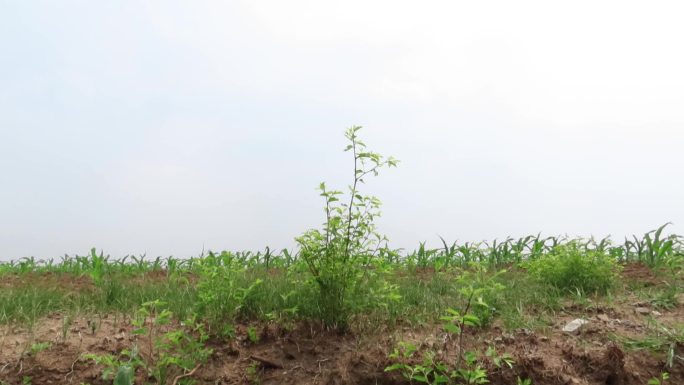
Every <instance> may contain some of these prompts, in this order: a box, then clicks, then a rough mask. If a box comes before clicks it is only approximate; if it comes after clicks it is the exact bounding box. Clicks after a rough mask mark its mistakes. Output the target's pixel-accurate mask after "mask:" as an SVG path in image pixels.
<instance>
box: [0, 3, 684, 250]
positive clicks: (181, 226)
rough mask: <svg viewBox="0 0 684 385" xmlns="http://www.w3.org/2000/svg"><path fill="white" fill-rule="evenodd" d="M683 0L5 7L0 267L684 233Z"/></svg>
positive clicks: (0, 30) (0, 73)
mask: <svg viewBox="0 0 684 385" xmlns="http://www.w3.org/2000/svg"><path fill="white" fill-rule="evenodd" d="M683 13H684V4H682V3H681V2H679V1H650V2H644V1H596V0H592V1H574V2H551V1H527V0H521V1H515V2H512V1H476V2H474V1H430V0H426V1H420V2H415V1H396V0H395V1H385V0H378V1H356V0H350V1H345V2H339V1H325V0H316V1H303V0H291V1H286V2H285V1H276V0H273V1H271V0H269V1H260V0H250V1H240V0H235V1H201V0H200V1H192V2H188V1H171V0H164V1H126V0H121V1H116V2H113V1H112V2H103V1H99V2H94V1H85V0H83V1H69V0H65V1H59V2H56V1H39V0H35V1H9V0H0V178H1V179H0V259H3V260H8V259H17V258H22V257H28V256H34V257H37V258H52V257H58V256H61V255H64V254H70V255H73V254H81V255H82V254H86V253H87V252H88V250H89V249H90V248H91V247H96V248H98V249H100V250H104V252H105V253H107V254H110V255H112V256H115V257H120V256H124V255H128V254H134V255H140V254H146V255H148V256H170V255H173V256H176V257H187V256H193V255H198V254H199V253H200V252H201V251H202V250H215V251H220V250H224V249H225V250H258V249H263V248H264V247H266V246H269V247H270V248H271V249H279V248H283V247H288V248H289V247H293V246H294V241H293V239H294V237H296V236H298V235H300V234H302V233H303V232H304V231H305V230H307V229H309V228H313V227H318V226H320V225H321V223H322V222H323V220H324V216H323V211H322V206H323V202H322V200H321V198H320V197H319V196H318V192H317V191H316V188H317V186H318V184H319V183H320V182H322V181H326V182H327V183H328V185H329V186H331V187H337V188H340V189H343V188H345V187H346V186H347V185H348V184H349V183H350V177H352V173H353V169H352V163H351V161H352V160H351V159H350V157H349V153H345V152H343V151H342V150H343V148H344V147H345V146H346V141H345V138H344V135H343V133H344V130H345V129H346V128H347V127H349V126H352V125H361V126H363V127H364V128H363V129H362V130H361V131H360V135H361V137H362V139H363V140H364V141H365V142H366V144H367V145H368V146H369V148H370V149H372V150H374V151H377V152H379V153H381V154H384V155H392V156H394V157H396V158H398V159H399V160H401V163H400V165H399V167H398V168H394V169H391V170H387V171H386V172H383V173H381V175H379V176H378V177H377V178H374V179H370V180H367V183H366V185H364V186H363V190H362V191H363V192H365V193H367V194H373V195H376V196H378V197H379V198H380V200H381V201H382V202H383V216H382V217H381V218H380V219H379V220H378V226H379V230H380V231H381V232H382V233H384V234H386V235H387V236H388V238H389V239H390V241H391V242H390V246H393V247H397V248H405V249H408V250H411V249H414V248H416V247H417V246H418V243H419V242H421V241H426V242H427V243H428V245H434V246H437V245H439V242H440V241H439V236H442V237H444V238H445V239H446V240H448V241H450V242H451V241H455V240H459V241H477V240H485V239H486V240H492V239H495V238H498V239H502V238H505V237H507V236H509V235H510V236H514V237H517V236H522V235H526V234H536V233H538V232H541V233H542V234H546V235H557V234H567V235H570V236H575V235H578V236H590V235H595V236H597V237H602V236H605V235H612V236H613V237H614V238H616V240H620V239H621V238H622V237H624V236H625V235H630V234H643V233H644V232H646V231H648V230H651V229H654V228H656V227H658V226H659V225H661V224H664V223H666V222H673V225H672V226H671V227H670V230H671V231H673V232H679V233H684V227H683V226H684V201H683V200H682V199H683V198H684V167H683V166H684V151H683V149H684V108H683V107H684V71H683V70H682V69H683V68H684V50H683V49H682V36H684V23H681V17H682V14H683Z"/></svg>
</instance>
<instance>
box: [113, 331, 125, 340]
mask: <svg viewBox="0 0 684 385" xmlns="http://www.w3.org/2000/svg"><path fill="white" fill-rule="evenodd" d="M114 338H116V339H117V340H119V341H121V340H123V339H124V338H126V335H125V334H124V333H123V332H121V333H119V334H115V335H114Z"/></svg>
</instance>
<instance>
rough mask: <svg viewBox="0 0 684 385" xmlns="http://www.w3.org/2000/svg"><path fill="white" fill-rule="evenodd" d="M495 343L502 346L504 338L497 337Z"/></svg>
mask: <svg viewBox="0 0 684 385" xmlns="http://www.w3.org/2000/svg"><path fill="white" fill-rule="evenodd" d="M494 343H497V344H502V343H503V338H501V337H496V338H494Z"/></svg>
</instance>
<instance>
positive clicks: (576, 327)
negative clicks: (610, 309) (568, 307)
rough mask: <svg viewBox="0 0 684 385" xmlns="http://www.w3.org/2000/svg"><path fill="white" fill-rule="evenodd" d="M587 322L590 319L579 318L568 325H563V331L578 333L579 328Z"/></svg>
mask: <svg viewBox="0 0 684 385" xmlns="http://www.w3.org/2000/svg"><path fill="white" fill-rule="evenodd" d="M587 323H589V321H587V320H584V319H581V318H577V319H574V320H572V321H570V322H568V323H567V325H565V326H564V327H563V331H564V332H566V333H577V332H578V331H579V329H580V328H581V327H582V326H583V325H586V324H587Z"/></svg>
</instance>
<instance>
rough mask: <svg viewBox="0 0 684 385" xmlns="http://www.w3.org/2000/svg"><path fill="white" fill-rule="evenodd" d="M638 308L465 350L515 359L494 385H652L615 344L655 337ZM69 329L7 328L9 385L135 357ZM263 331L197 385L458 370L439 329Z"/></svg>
mask: <svg viewBox="0 0 684 385" xmlns="http://www.w3.org/2000/svg"><path fill="white" fill-rule="evenodd" d="M632 308H633V305H632V304H624V305H622V304H618V305H616V306H614V307H612V308H610V309H604V308H600V307H598V308H590V309H588V310H587V309H586V308H585V309H584V313H583V314H582V315H583V316H584V318H585V319H588V320H589V324H587V325H585V326H584V327H583V328H582V330H581V334H579V335H568V334H565V333H563V332H561V331H560V328H562V326H563V325H564V324H565V323H566V322H568V321H570V320H572V319H574V318H576V317H578V316H579V314H578V312H579V309H574V308H572V307H570V308H568V309H567V313H566V314H560V315H559V316H558V318H557V321H556V324H555V325H554V327H553V330H551V331H549V332H548V333H547V334H541V333H537V332H533V331H529V330H524V329H521V330H517V331H514V332H505V331H504V330H502V328H500V327H498V326H492V327H491V328H489V329H487V330H485V331H478V332H476V333H467V334H466V336H465V344H466V346H467V349H468V350H479V351H484V349H485V348H486V347H487V346H489V345H493V346H496V348H497V351H498V352H499V353H503V352H508V353H510V354H511V355H513V357H514V358H515V361H516V364H515V365H514V367H513V369H498V368H496V367H495V366H494V365H493V364H492V363H491V362H488V363H487V366H488V369H489V372H490V375H489V378H490V381H491V384H494V385H503V384H514V383H515V379H516V377H517V376H521V377H527V378H531V379H532V380H533V381H534V382H533V383H534V384H535V385H599V384H600V385H636V384H645V383H646V382H647V381H648V379H650V378H651V377H654V376H657V375H659V374H660V372H661V371H663V370H665V362H664V356H663V355H662V354H654V353H652V352H648V351H627V350H625V349H624V348H622V347H621V345H620V344H619V343H617V342H615V341H614V338H613V335H618V336H628V337H639V336H641V337H643V336H645V335H646V333H647V327H646V318H645V317H644V316H640V315H638V314H635V313H634V312H633V310H632ZM683 317H684V309H682V308H681V307H680V308H677V309H674V310H672V311H670V312H668V313H667V314H665V313H664V314H663V316H662V318H663V319H669V320H682V319H684V318H683ZM62 319H63V317H62V316H61V315H60V314H53V315H51V316H49V317H47V318H45V319H43V320H42V321H41V322H40V323H39V326H37V327H36V329H35V330H34V331H33V333H30V332H29V330H27V329H26V328H23V327H18V326H3V327H0V380H2V381H4V382H5V383H6V384H11V385H15V384H17V385H18V384H21V383H22V378H23V377H24V376H29V377H31V379H32V384H33V385H41V384H80V383H82V382H83V383H90V384H94V385H99V384H105V382H104V381H102V380H101V379H100V378H99V375H100V373H101V370H102V369H101V368H98V367H96V366H95V365H93V364H92V363H91V362H88V361H85V360H81V359H79V357H80V356H81V354H83V353H84V352H88V353H97V354H105V353H112V354H116V353H117V352H120V351H121V350H122V349H124V348H127V347H131V346H132V344H133V343H134V341H135V337H134V336H133V335H132V334H131V331H132V327H131V325H130V324H129V323H128V322H125V321H124V320H122V319H118V320H117V319H114V317H112V316H109V317H107V318H104V319H102V320H98V319H93V320H90V322H93V321H94V322H97V323H99V325H98V329H97V330H96V332H95V333H94V334H93V333H91V329H90V327H89V324H88V322H89V321H88V320H87V319H85V318H81V319H77V320H76V321H75V322H74V323H73V324H72V325H71V326H70V327H68V329H67V330H66V335H65V336H64V337H65V338H63V335H62ZM664 322H665V321H664ZM257 327H258V330H260V339H259V342H258V343H256V344H253V343H251V342H249V341H248V340H247V338H246V337H244V336H245V335H246V334H247V333H246V329H247V326H246V325H240V326H238V328H237V335H238V337H237V338H236V339H234V340H232V341H227V342H221V341H211V342H210V346H211V347H212V348H213V349H214V354H213V355H212V357H211V359H210V361H209V362H208V363H206V364H205V365H203V366H202V367H200V369H199V370H198V371H197V372H196V373H195V374H194V375H193V378H194V379H195V380H196V381H197V383H199V384H250V377H249V375H248V367H250V365H251V366H253V367H255V368H256V369H257V374H258V376H259V381H260V383H261V384H265V385H268V384H274V385H275V384H286V385H288V384H292V385H294V384H326V385H334V384H335V385H337V384H339V385H342V384H407V383H408V382H407V381H406V380H404V379H403V378H401V376H400V375H399V374H398V373H384V371H383V369H384V368H385V367H386V366H388V365H389V364H390V360H389V359H388V358H387V356H388V354H389V353H390V351H391V350H392V349H393V347H394V346H395V345H396V343H397V342H398V341H407V342H412V343H414V344H415V345H417V346H419V348H420V351H426V350H431V351H434V352H436V353H437V358H440V359H444V360H445V361H447V362H453V360H455V358H456V355H457V351H458V349H457V344H456V341H455V340H454V339H453V338H447V336H446V335H445V334H444V333H442V332H441V330H440V328H439V327H434V328H424V329H421V330H414V329H409V328H399V329H397V330H395V331H394V332H391V333H389V332H388V333H382V334H380V335H375V336H370V337H369V336H364V337H359V336H355V335H353V334H347V335H339V334H336V333H333V332H326V331H321V330H320V328H317V327H315V326H313V325H308V324H306V323H300V324H298V325H297V326H296V327H294V328H293V329H291V330H285V329H283V328H282V327H280V326H277V325H273V324H262V325H258V326H257ZM33 342H50V343H51V346H50V347H49V348H48V349H47V350H45V351H42V352H40V353H38V354H37V355H36V356H35V357H30V356H27V355H26V351H27V350H28V348H29V347H30V345H31V343H33ZM142 345H144V343H143V344H142ZM680 348H681V347H680ZM668 371H670V373H671V380H670V383H672V384H682V383H684V365H683V364H682V363H681V362H677V363H676V364H675V366H674V367H673V368H671V369H668Z"/></svg>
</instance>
